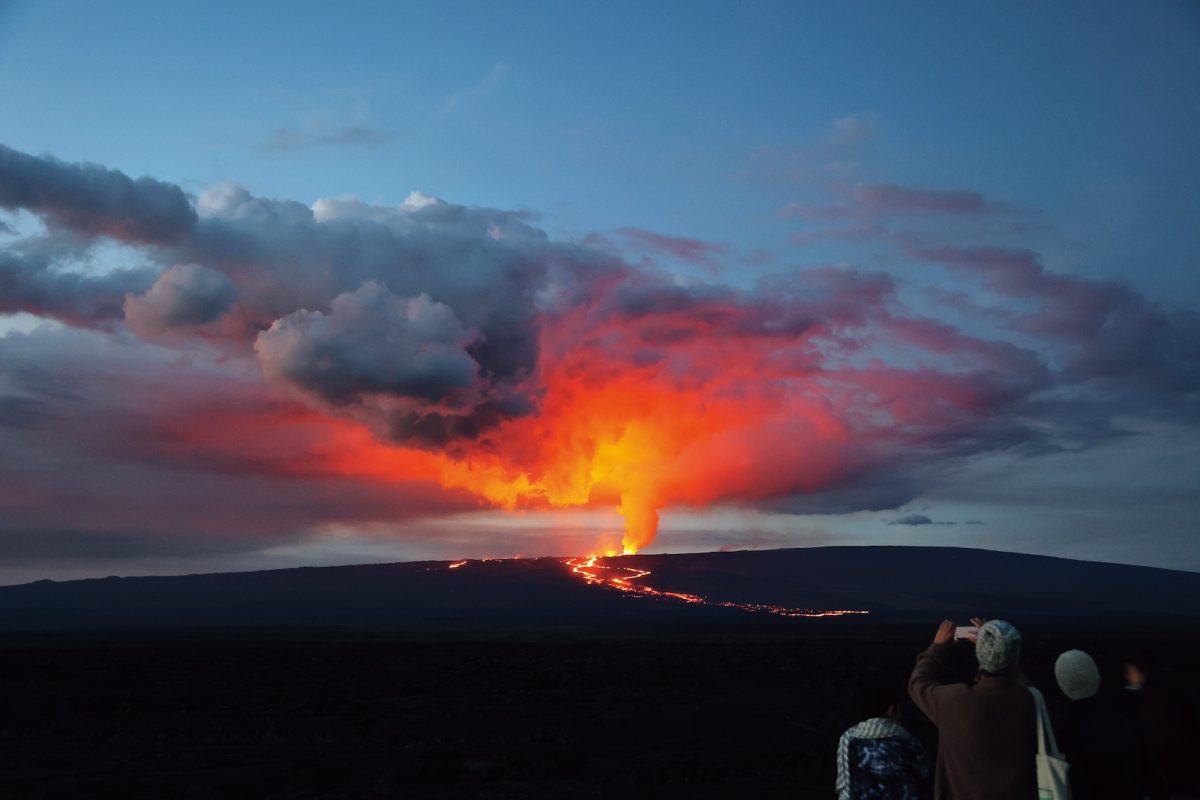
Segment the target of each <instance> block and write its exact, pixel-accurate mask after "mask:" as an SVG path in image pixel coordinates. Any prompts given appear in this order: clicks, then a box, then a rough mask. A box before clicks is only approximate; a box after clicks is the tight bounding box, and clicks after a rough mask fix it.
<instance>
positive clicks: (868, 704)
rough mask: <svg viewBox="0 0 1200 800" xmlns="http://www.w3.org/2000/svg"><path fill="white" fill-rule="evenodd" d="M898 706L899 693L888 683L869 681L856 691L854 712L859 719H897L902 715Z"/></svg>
mask: <svg viewBox="0 0 1200 800" xmlns="http://www.w3.org/2000/svg"><path fill="white" fill-rule="evenodd" d="M898 708H899V706H898V693H897V691H896V690H895V689H894V688H893V687H891V686H889V685H887V684H886V683H868V684H865V685H863V686H859V687H858V688H857V689H855V691H854V713H855V714H856V715H857V716H858V719H874V718H875V717H886V718H888V719H896V718H897V717H899V716H900V715H899V713H898Z"/></svg>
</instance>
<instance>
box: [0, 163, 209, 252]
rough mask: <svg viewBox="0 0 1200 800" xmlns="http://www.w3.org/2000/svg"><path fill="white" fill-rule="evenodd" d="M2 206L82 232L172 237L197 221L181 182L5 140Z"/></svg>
mask: <svg viewBox="0 0 1200 800" xmlns="http://www.w3.org/2000/svg"><path fill="white" fill-rule="evenodd" d="M0 208H3V209H7V210H10V211H11V210H15V209H25V210H27V211H32V212H34V213H35V214H39V215H41V216H43V217H46V218H48V219H50V220H53V221H54V222H56V223H58V224H60V225H62V226H64V227H65V228H68V229H70V230H72V231H74V232H76V233H80V234H86V235H92V236H108V237H111V238H114V239H118V240H120V241H132V242H167V241H175V240H178V239H180V238H182V237H183V236H185V235H186V234H187V232H188V231H189V230H190V229H191V227H192V225H193V224H195V221H196V212H195V211H194V210H193V209H192V205H191V203H190V202H189V201H188V198H187V195H186V194H184V192H183V190H182V189H180V188H179V187H178V186H175V185H173V184H169V183H163V182H161V181H156V180H154V179H152V178H138V179H136V180H134V179H132V178H130V177H128V176H127V175H124V174H123V173H120V172H117V171H116V170H111V169H107V168H105V167H102V166H99V165H97V164H68V163H65V162H62V161H59V160H57V159H55V158H51V157H49V156H45V157H42V158H38V157H36V156H31V155H26V154H25V153H20V152H18V151H16V150H13V149H11V148H9V147H5V146H4V145H0Z"/></svg>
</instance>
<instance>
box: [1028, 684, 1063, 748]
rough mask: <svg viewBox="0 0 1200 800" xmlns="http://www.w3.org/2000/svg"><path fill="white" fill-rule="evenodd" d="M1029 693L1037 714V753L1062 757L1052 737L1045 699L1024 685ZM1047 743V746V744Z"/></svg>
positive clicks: (1052, 730) (1038, 692)
mask: <svg viewBox="0 0 1200 800" xmlns="http://www.w3.org/2000/svg"><path fill="white" fill-rule="evenodd" d="M1026 688H1028V689H1029V693H1030V694H1031V695H1033V704H1034V706H1035V707H1036V710H1035V713H1036V714H1037V737H1038V755H1043V756H1044V755H1049V756H1053V757H1054V758H1062V753H1060V752H1059V751H1058V742H1057V741H1055V739H1054V726H1052V725H1051V724H1050V713H1049V712H1048V711H1047V710H1046V699H1045V698H1044V697H1042V693H1041V692H1040V691H1038V690H1037V689H1035V688H1034V687H1032V686H1029V687H1026ZM1047 745H1049V746H1047Z"/></svg>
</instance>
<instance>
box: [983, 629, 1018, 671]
mask: <svg viewBox="0 0 1200 800" xmlns="http://www.w3.org/2000/svg"><path fill="white" fill-rule="evenodd" d="M1020 648H1021V634H1020V633H1018V632H1017V629H1016V628H1014V627H1013V626H1012V625H1009V624H1008V623H1007V622H1005V621H1004V620H1002V619H993V620H989V621H987V622H985V623H983V625H981V626H979V635H978V638H976V639H975V660H976V661H978V662H979V668H980V669H981V670H983V671H984V672H1004V671H1005V670H1006V669H1008V668H1009V667H1011V666H1012V665H1013V664H1015V663H1016V661H1017V658H1018V657H1019V653H1020Z"/></svg>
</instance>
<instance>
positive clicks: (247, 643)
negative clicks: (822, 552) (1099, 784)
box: [0, 621, 1200, 798]
mask: <svg viewBox="0 0 1200 800" xmlns="http://www.w3.org/2000/svg"><path fill="white" fill-rule="evenodd" d="M819 630H820V629H819V627H814V630H813V632H812V634H811V635H810V636H802V637H788V638H782V639H763V638H759V637H750V638H739V637H736V636H723V637H720V638H713V639H709V640H690V639H686V638H685V639H674V638H673V637H672V636H671V634H670V632H667V631H664V632H663V634H664V639H665V640H661V641H654V640H650V639H638V640H621V639H597V640H592V641H587V640H580V639H575V640H571V641H564V640H550V641H535V640H526V641H435V640H430V639H422V640H414V641H405V640H392V639H387V638H370V637H355V638H349V639H347V638H342V639H338V638H334V637H317V638H312V639H307V640H303V639H297V638H295V637H289V636H282V635H279V634H269V633H265V632H262V633H258V634H255V635H253V636H249V637H248V636H245V635H240V636H229V635H221V634H219V633H215V632H213V633H209V634H206V635H202V636H194V637H191V638H186V639H184V638H178V637H172V636H167V635H158V636H139V637H133V636H118V635H111V634H110V635H106V636H104V637H101V638H96V639H89V638H74V637H71V638H64V637H56V638H55V639H53V640H46V639H28V638H25V639H7V640H4V641H2V642H0V663H2V664H3V671H2V674H0V707H2V708H3V721H2V722H0V765H2V768H0V796H3V797H112V798H121V797H197V798H199V797H204V798H210V797H264V798H269V797H276V798H299V797H339V798H358V797H430V798H452V797H463V798H466V797H496V798H565V797H671V798H675V797H678V798H693V797H730V798H733V797H780V798H783V797H824V798H829V797H832V796H833V782H834V752H835V747H836V743H837V737H838V735H839V734H840V733H841V731H842V730H843V729H844V728H845V727H847V726H848V725H849V724H851V723H852V722H854V721H855V720H854V719H853V714H852V712H851V706H850V698H851V693H852V690H853V688H854V686H855V685H857V684H860V683H862V682H864V681H870V680H880V679H885V680H890V681H894V682H895V683H897V684H901V683H902V682H903V680H904V678H905V677H906V676H907V674H908V671H909V670H910V668H911V666H912V660H913V658H914V657H915V655H916V653H917V652H918V651H919V650H920V649H921V648H922V647H923V646H924V645H925V643H926V641H927V639H928V638H929V635H931V633H932V621H931V624H930V626H928V630H926V629H921V630H919V631H918V630H914V631H911V632H910V635H902V632H901V631H898V630H895V629H889V630H879V631H877V632H876V634H877V635H871V634H872V632H871V631H869V630H866V629H863V630H861V631H859V633H860V634H861V636H856V637H839V638H832V639H829V638H824V637H822V636H821V635H820V633H819ZM1198 642H1200V637H1197V636H1196V635H1195V632H1187V633H1186V634H1183V633H1182V632H1181V635H1180V636H1179V637H1168V638H1161V637H1158V636H1149V637H1148V636H1146V635H1145V634H1139V633H1138V632H1136V631H1132V630H1130V631H1112V632H1111V635H1110V636H1108V637H1104V638H1101V639H1096V638H1080V637H1074V636H1071V635H1069V633H1067V632H1060V633H1059V634H1056V635H1054V636H1034V637H1030V638H1029V641H1028V642H1027V650H1028V651H1029V655H1028V657H1027V659H1026V660H1027V662H1028V666H1029V671H1030V674H1031V677H1032V679H1033V680H1034V681H1035V683H1038V684H1040V685H1041V686H1043V687H1050V688H1052V687H1053V683H1052V677H1051V668H1052V663H1053V657H1054V656H1055V655H1057V653H1059V652H1061V651H1062V650H1064V649H1067V648H1069V647H1082V648H1084V649H1087V650H1089V651H1090V652H1092V653H1094V654H1095V656H1096V657H1097V660H1098V661H1099V662H1100V663H1101V664H1102V665H1104V666H1105V667H1106V674H1105V676H1104V680H1105V683H1106V684H1107V687H1108V688H1112V687H1115V686H1118V685H1119V677H1118V675H1117V674H1116V672H1115V671H1114V669H1115V666H1116V665H1117V664H1118V661H1119V658H1120V657H1121V655H1122V653H1123V652H1124V650H1125V649H1126V648H1127V647H1129V646H1131V645H1139V646H1152V647H1155V648H1157V649H1158V650H1159V651H1160V652H1161V653H1162V654H1163V656H1164V657H1165V658H1166V659H1167V660H1168V662H1169V663H1170V665H1171V667H1172V671H1173V673H1174V674H1175V676H1176V677H1179V678H1183V679H1185V683H1187V685H1190V686H1196V685H1197V684H1196V682H1197V680H1198V679H1200V645H1198V644H1197V643H1198ZM1048 693H1049V692H1048ZM1193 699H1195V698H1193ZM905 722H906V724H907V725H908V726H909V727H910V729H911V730H913V731H914V732H915V733H917V734H918V735H920V736H921V737H923V738H925V739H926V740H927V741H932V736H933V731H931V730H930V729H929V726H928V725H927V724H926V723H925V722H924V720H923V719H922V718H921V717H920V714H919V712H916V711H915V710H913V709H912V708H908V709H906V717H905Z"/></svg>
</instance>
